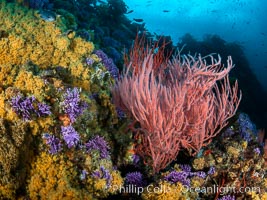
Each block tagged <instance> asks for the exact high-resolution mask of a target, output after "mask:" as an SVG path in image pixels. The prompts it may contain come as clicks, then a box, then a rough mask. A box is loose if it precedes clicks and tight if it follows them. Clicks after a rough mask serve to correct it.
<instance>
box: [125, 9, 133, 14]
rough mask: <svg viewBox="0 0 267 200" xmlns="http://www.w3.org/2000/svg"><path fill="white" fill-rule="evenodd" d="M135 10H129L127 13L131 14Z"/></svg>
mask: <svg viewBox="0 0 267 200" xmlns="http://www.w3.org/2000/svg"><path fill="white" fill-rule="evenodd" d="M133 11H134V10H129V11H128V12H127V13H126V14H130V13H132V12H133Z"/></svg>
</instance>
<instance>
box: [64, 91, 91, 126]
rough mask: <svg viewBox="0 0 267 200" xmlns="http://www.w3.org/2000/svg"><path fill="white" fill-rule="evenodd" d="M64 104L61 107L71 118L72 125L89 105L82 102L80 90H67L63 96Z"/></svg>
mask: <svg viewBox="0 0 267 200" xmlns="http://www.w3.org/2000/svg"><path fill="white" fill-rule="evenodd" d="M63 98H64V100H63V102H61V104H60V106H61V107H62V109H63V111H64V112H65V113H66V114H67V115H68V116H69V118H70V121H71V123H73V122H74V121H75V120H76V118H77V117H78V116H79V115H81V114H82V113H83V111H84V110H85V109H86V108H87V107H88V105H87V104H86V103H85V102H83V101H81V99H80V90H79V89H78V88H73V89H67V91H66V93H64V94H63Z"/></svg>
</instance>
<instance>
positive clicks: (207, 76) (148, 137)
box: [113, 47, 241, 172]
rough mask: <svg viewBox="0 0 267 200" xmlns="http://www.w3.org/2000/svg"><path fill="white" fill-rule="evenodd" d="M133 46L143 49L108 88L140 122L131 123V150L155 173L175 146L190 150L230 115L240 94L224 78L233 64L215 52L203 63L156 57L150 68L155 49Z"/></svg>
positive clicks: (175, 150) (173, 153) (175, 151)
mask: <svg viewBox="0 0 267 200" xmlns="http://www.w3.org/2000/svg"><path fill="white" fill-rule="evenodd" d="M143 48H144V47H143ZM133 51H138V52H139V51H141V52H144V54H145V57H144V60H141V59H139V58H137V60H134V61H133V62H132V63H135V65H134V66H132V65H131V63H130V64H129V65H128V66H126V67H127V69H126V70H125V71H124V72H123V74H122V77H121V79H119V80H118V81H117V83H116V84H115V86H114V87H113V97H114V101H115V104H117V106H118V107H120V108H121V109H123V110H124V111H126V112H127V113H128V114H129V115H130V116H131V117H132V118H133V119H134V121H135V123H136V122H138V123H139V124H140V128H135V127H134V125H133V126H131V127H132V128H133V130H134V132H135V139H136V140H137V141H140V142H139V143H138V144H136V148H135V150H136V151H137V154H139V155H141V156H142V157H143V159H144V160H145V161H146V162H147V163H149V164H150V165H151V166H152V167H153V171H154V172H159V170H161V169H164V168H165V167H166V166H167V165H168V164H169V163H170V162H171V161H173V160H174V159H175V158H176V156H177V154H178V153H179V151H180V149H182V148H184V149H187V150H188V151H189V152H190V153H191V154H193V153H194V152H198V151H199V150H200V149H201V148H202V147H203V146H205V145H207V144H208V143H210V142H211V139H212V138H213V137H214V136H215V135H216V134H218V133H219V132H220V130H222V128H223V127H225V126H226V125H227V120H228V119H229V118H231V117H232V116H233V115H234V114H235V112H236V110H237V107H238V105H239V103H240V99H241V97H238V85H237V82H236V83H235V85H234V86H233V87H232V86H231V85H230V82H229V79H228V74H229V72H230V70H231V69H232V68H233V64H232V59H231V58H230V57H229V58H228V61H227V66H226V68H223V67H222V64H221V59H220V57H218V58H219V59H218V60H216V59H215V58H214V57H212V56H210V57H209V59H210V60H209V63H210V64H208V61H205V60H204V59H203V58H201V57H198V58H194V57H192V56H184V57H176V58H173V59H172V60H170V61H169V62H162V60H160V61H159V62H160V63H161V65H160V66H159V68H157V70H154V67H155V66H157V65H158V63H157V62H156V60H155V59H154V58H153V57H154V56H157V54H155V55H154V52H152V51H145V50H143V49H142V47H141V50H140V49H138V48H136V49H134V50H133ZM138 52H137V53H136V54H138ZM163 52H164V51H160V52H159V53H163ZM159 57H163V56H159ZM136 67H138V69H137V68H136ZM217 81H221V82H220V83H217Z"/></svg>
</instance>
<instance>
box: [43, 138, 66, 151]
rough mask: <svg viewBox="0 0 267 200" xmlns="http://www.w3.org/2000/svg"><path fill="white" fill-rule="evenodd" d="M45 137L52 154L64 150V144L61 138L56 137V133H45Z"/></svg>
mask: <svg viewBox="0 0 267 200" xmlns="http://www.w3.org/2000/svg"><path fill="white" fill-rule="evenodd" d="M43 138H44V139H45V140H46V144H47V145H49V147H50V150H49V152H50V153H51V154H56V153H58V152H60V151H61V150H62V144H61V142H60V140H59V138H56V137H55V136H54V135H51V134H49V133H45V134H44V135H43Z"/></svg>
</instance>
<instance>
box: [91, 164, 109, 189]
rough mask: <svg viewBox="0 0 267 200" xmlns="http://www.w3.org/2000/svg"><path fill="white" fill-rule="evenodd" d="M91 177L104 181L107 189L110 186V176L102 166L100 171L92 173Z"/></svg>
mask: <svg viewBox="0 0 267 200" xmlns="http://www.w3.org/2000/svg"><path fill="white" fill-rule="evenodd" d="M92 177H94V178H101V179H102V178H103V179H106V186H107V187H109V186H110V185H111V181H112V176H111V175H110V172H109V170H107V169H105V167H104V166H101V167H100V171H98V170H96V171H94V172H93V173H92Z"/></svg>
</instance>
